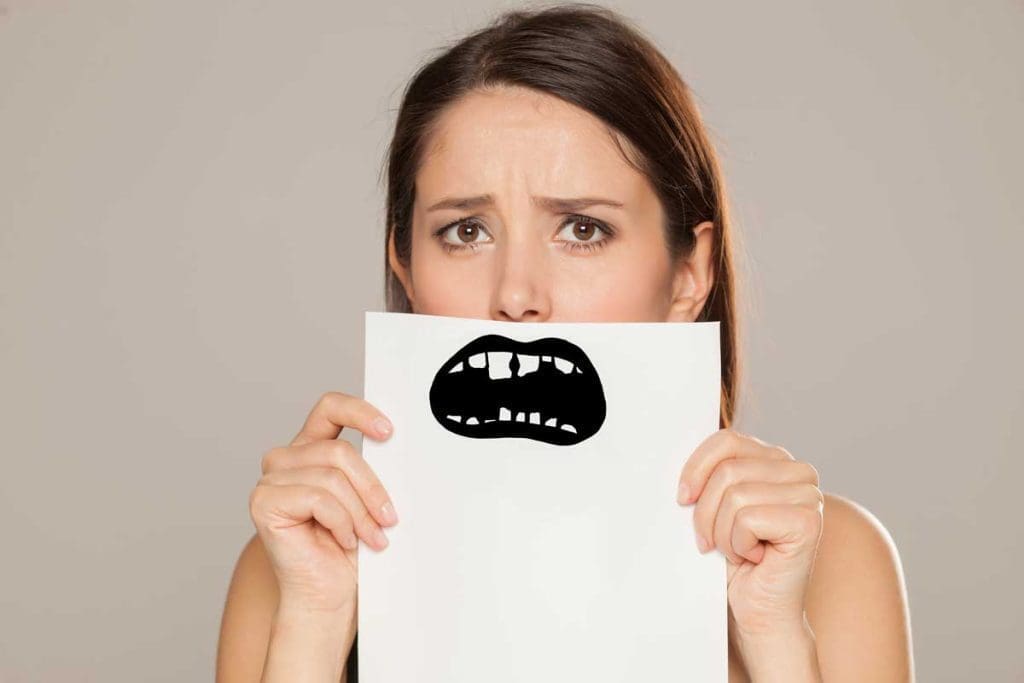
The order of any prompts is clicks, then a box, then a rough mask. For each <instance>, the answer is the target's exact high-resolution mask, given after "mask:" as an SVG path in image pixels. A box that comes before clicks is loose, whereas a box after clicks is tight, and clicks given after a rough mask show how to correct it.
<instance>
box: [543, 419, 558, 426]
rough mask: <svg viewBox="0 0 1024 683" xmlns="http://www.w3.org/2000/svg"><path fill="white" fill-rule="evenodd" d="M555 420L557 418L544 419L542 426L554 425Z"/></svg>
mask: <svg viewBox="0 0 1024 683" xmlns="http://www.w3.org/2000/svg"><path fill="white" fill-rule="evenodd" d="M556 422H557V420H556V419H555V418H553V417H552V418H550V419H547V420H544V426H545V427H554V426H555V423H556Z"/></svg>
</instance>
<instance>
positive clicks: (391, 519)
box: [380, 501, 398, 524]
mask: <svg viewBox="0 0 1024 683" xmlns="http://www.w3.org/2000/svg"><path fill="white" fill-rule="evenodd" d="M380 513H381V515H383V516H384V521H385V522H387V523H388V524H398V515H396V514H395V508H394V506H392V505H391V502H390V501H388V502H387V503H384V504H383V505H381V506H380Z"/></svg>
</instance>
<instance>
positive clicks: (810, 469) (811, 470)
mask: <svg viewBox="0 0 1024 683" xmlns="http://www.w3.org/2000/svg"><path fill="white" fill-rule="evenodd" d="M800 466H801V467H803V469H804V475H805V476H806V477H807V479H808V480H809V481H810V482H811V483H813V484H814V485H815V486H817V485H818V484H819V483H821V477H820V476H819V474H818V468H817V467H815V466H814V465H812V464H811V463H809V462H801V463H800Z"/></svg>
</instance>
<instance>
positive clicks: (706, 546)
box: [697, 534, 711, 554]
mask: <svg viewBox="0 0 1024 683" xmlns="http://www.w3.org/2000/svg"><path fill="white" fill-rule="evenodd" d="M697 549H698V550H700V552H701V554H704V553H706V552H707V551H709V550H711V544H710V543H708V540H707V539H706V538H704V537H703V536H701V535H700V534H697Z"/></svg>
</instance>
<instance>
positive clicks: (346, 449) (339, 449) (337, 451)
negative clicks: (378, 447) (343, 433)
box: [330, 439, 356, 467]
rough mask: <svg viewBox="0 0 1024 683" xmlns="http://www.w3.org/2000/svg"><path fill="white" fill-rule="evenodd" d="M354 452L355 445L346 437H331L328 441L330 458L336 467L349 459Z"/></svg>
mask: <svg viewBox="0 0 1024 683" xmlns="http://www.w3.org/2000/svg"><path fill="white" fill-rule="evenodd" d="M355 453H356V448H355V446H353V445H352V442H351V441H349V440H348V439H333V440H332V441H331V442H330V458H331V462H332V463H335V466H336V467H339V466H341V465H342V464H344V463H345V462H346V461H348V460H349V459H351V457H352V456H353V455H355Z"/></svg>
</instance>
